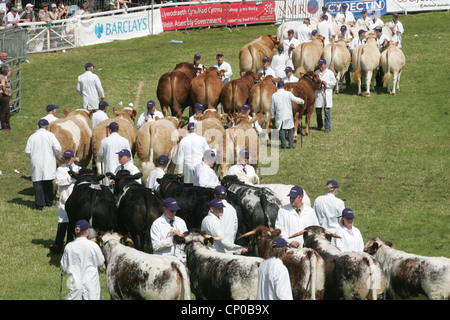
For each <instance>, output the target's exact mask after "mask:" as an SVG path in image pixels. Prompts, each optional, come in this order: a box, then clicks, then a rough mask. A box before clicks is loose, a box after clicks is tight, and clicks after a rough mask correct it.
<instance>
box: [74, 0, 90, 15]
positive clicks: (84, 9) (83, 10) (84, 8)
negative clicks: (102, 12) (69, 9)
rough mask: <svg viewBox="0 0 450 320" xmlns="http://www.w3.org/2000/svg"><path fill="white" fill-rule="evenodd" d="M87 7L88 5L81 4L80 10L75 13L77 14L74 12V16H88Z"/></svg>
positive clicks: (85, 3)
mask: <svg viewBox="0 0 450 320" xmlns="http://www.w3.org/2000/svg"><path fill="white" fill-rule="evenodd" d="M88 7H89V5H88V3H87V2H83V3H82V4H81V8H80V9H79V10H78V11H77V12H75V14H74V15H75V16H82V15H87V14H89V9H88Z"/></svg>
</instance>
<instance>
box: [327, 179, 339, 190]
mask: <svg viewBox="0 0 450 320" xmlns="http://www.w3.org/2000/svg"><path fill="white" fill-rule="evenodd" d="M330 184H331V186H332V187H333V188H339V185H338V183H337V182H336V181H334V180H329V181H327V184H326V185H327V186H328V185H330Z"/></svg>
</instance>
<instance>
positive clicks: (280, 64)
mask: <svg viewBox="0 0 450 320" xmlns="http://www.w3.org/2000/svg"><path fill="white" fill-rule="evenodd" d="M277 51H278V53H277V54H276V55H274V56H273V58H272V64H271V65H270V67H271V68H272V69H273V70H275V77H276V78H282V77H284V69H285V68H286V64H287V60H288V56H287V55H285V54H284V46H283V45H282V44H280V45H279V46H278V48H277Z"/></svg>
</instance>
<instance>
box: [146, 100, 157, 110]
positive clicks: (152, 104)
mask: <svg viewBox="0 0 450 320" xmlns="http://www.w3.org/2000/svg"><path fill="white" fill-rule="evenodd" d="M155 105H156V104H155V101H153V100H148V102H147V109H150V108H153V107H154V106H155Z"/></svg>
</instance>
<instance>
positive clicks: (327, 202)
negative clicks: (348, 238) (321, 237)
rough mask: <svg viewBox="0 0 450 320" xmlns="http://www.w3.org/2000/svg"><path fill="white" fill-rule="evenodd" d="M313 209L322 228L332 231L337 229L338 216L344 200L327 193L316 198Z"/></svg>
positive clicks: (340, 213) (343, 207)
mask: <svg viewBox="0 0 450 320" xmlns="http://www.w3.org/2000/svg"><path fill="white" fill-rule="evenodd" d="M313 209H314V211H315V212H316V216H317V220H319V224H320V226H321V227H322V228H325V229H326V230H327V231H330V232H332V233H334V232H335V231H336V230H337V229H339V220H340V218H339V217H340V216H342V210H344V209H345V205H344V201H342V200H341V199H339V198H337V197H336V196H335V195H334V194H332V193H327V194H324V195H321V196H318V197H317V198H316V200H315V201H314V206H313Z"/></svg>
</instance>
